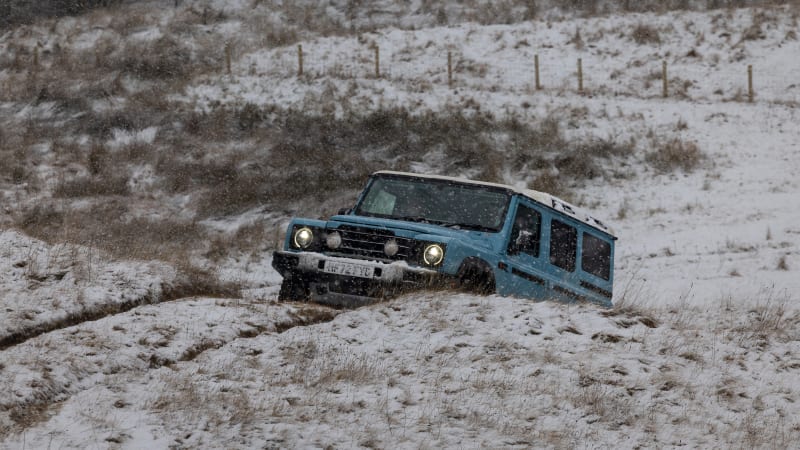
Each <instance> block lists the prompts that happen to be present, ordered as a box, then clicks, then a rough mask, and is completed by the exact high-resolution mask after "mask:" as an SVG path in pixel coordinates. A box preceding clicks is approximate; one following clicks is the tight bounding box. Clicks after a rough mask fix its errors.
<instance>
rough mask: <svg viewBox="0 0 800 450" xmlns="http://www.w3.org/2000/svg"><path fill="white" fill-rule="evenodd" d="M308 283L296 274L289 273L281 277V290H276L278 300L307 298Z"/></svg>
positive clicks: (301, 299)
mask: <svg viewBox="0 0 800 450" xmlns="http://www.w3.org/2000/svg"><path fill="white" fill-rule="evenodd" d="M308 296H309V292H308V283H306V282H305V281H303V279H302V278H300V277H299V276H298V275H297V274H290V275H289V276H287V277H285V278H284V279H283V282H282V283H281V290H280V291H279V292H278V301H279V302H286V301H303V300H308Z"/></svg>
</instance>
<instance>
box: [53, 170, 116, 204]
mask: <svg viewBox="0 0 800 450" xmlns="http://www.w3.org/2000/svg"><path fill="white" fill-rule="evenodd" d="M129 193H130V191H129V189H128V178H127V177H126V176H120V175H108V174H103V175H97V176H84V177H78V178H75V179H72V180H69V181H64V182H61V183H59V184H58V185H57V186H56V187H55V189H54V190H53V195H54V196H55V197H64V198H76V197H96V196H105V195H128V194H129Z"/></svg>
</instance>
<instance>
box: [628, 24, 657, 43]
mask: <svg viewBox="0 0 800 450" xmlns="http://www.w3.org/2000/svg"><path fill="white" fill-rule="evenodd" d="M631 39H633V41H634V42H636V43H637V44H639V45H644V44H660V43H661V36H660V35H659V33H658V30H657V29H656V28H655V27H653V26H652V25H647V24H644V23H640V24H638V25H636V27H635V28H634V29H633V31H631Z"/></svg>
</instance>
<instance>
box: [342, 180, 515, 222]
mask: <svg viewBox="0 0 800 450" xmlns="http://www.w3.org/2000/svg"><path fill="white" fill-rule="evenodd" d="M509 199H510V194H509V193H508V191H506V190H505V189H502V188H497V187H492V186H480V185H473V184H462V183H458V182H452V181H446V180H432V179H423V178H410V177H408V178H407V177H377V178H375V179H374V181H373V182H372V184H370V186H369V188H368V191H367V192H366V194H365V195H364V198H363V200H362V201H361V203H360V204H359V205H358V208H357V209H356V214H359V215H362V216H373V217H385V218H388V219H398V220H410V221H415V222H425V223H433V224H437V225H443V226H450V227H455V228H464V229H472V230H480V231H492V232H496V231H500V229H501V228H502V227H503V221H504V219H505V216H506V210H507V208H508V202H509Z"/></svg>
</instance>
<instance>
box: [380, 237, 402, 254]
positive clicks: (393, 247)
mask: <svg viewBox="0 0 800 450" xmlns="http://www.w3.org/2000/svg"><path fill="white" fill-rule="evenodd" d="M399 251H400V246H399V245H397V241H396V240H394V239H389V240H388V241H386V243H385V244H383V253H386V256H394V255H396V254H397V252H399Z"/></svg>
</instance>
